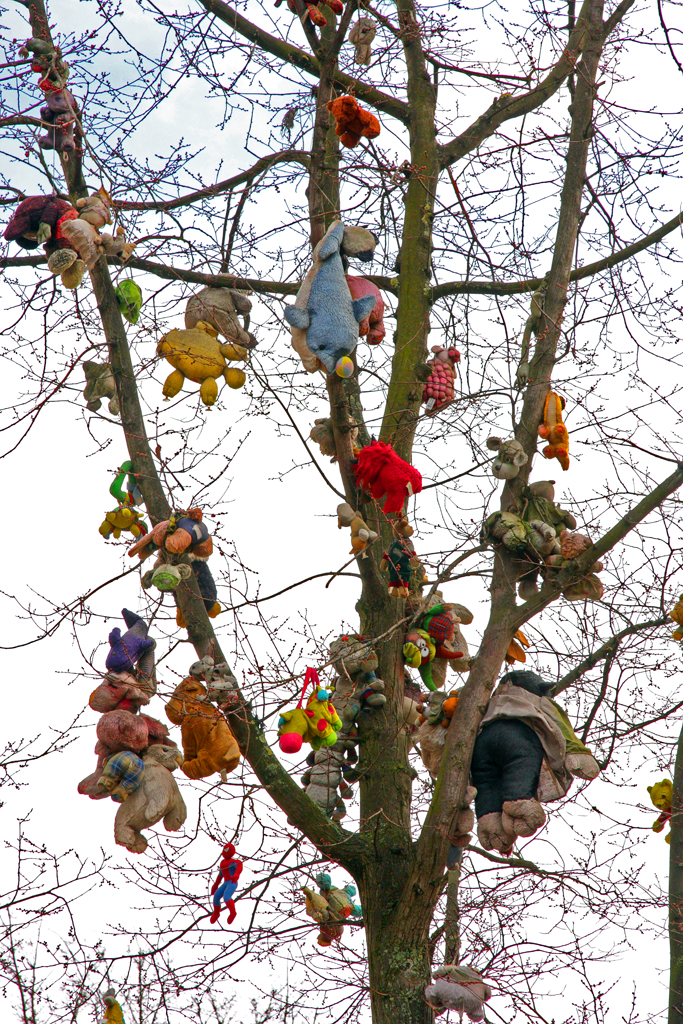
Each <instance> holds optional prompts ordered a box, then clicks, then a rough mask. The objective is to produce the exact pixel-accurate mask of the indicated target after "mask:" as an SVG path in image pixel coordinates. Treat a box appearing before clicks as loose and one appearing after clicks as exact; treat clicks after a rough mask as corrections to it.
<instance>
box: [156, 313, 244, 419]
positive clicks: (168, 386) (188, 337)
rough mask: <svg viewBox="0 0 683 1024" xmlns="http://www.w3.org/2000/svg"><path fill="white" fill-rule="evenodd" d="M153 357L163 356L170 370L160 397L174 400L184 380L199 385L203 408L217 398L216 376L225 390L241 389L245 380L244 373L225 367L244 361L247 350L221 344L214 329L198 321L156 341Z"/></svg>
mask: <svg viewBox="0 0 683 1024" xmlns="http://www.w3.org/2000/svg"><path fill="white" fill-rule="evenodd" d="M157 355H159V356H163V357H164V359H166V361H167V362H168V363H170V364H171V366H173V367H174V370H173V373H171V374H170V375H169V376H168V377H167V378H166V382H165V384H164V391H163V394H164V398H165V399H167V400H168V399H169V398H175V396H176V395H177V394H179V392H180V391H182V387H183V382H184V381H185V380H186V379H187V380H191V381H193V382H194V383H195V384H200V385H201V387H200V389H199V397H200V398H201V400H202V402H203V403H204V405H205V406H206V407H207V409H210V408H211V406H212V405H214V403H215V401H216V399H217V398H218V384H217V383H216V380H217V378H218V377H223V379H224V380H225V383H226V384H227V385H228V387H230V388H233V389H236V388H241V387H243V385H244V383H245V381H246V379H247V377H246V374H245V373H244V370H239V369H237V368H235V367H232V366H228V365H227V362H228V361H230V360H233V361H234V360H245V359H246V358H247V349H246V348H245V347H244V346H242V345H233V344H227V345H224V344H222V343H221V342H219V340H218V332H217V330H216V328H215V327H213V326H212V325H211V324H210V323H208V322H207V321H205V320H199V321H198V322H197V324H196V326H195V327H193V328H191V329H190V330H187V329H186V330H184V331H180V330H172V331H169V332H168V334H165V335H164V336H163V338H161V339H160V341H159V344H158V345H157Z"/></svg>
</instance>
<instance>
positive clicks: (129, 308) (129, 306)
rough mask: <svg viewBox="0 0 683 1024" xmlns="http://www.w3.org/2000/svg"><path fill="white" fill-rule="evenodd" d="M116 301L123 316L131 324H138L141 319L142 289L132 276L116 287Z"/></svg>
mask: <svg viewBox="0 0 683 1024" xmlns="http://www.w3.org/2000/svg"><path fill="white" fill-rule="evenodd" d="M115 294H116V301H117V302H118V304H119V309H120V310H121V316H122V317H124V318H125V319H126V320H127V321H128V323H129V324H136V323H137V322H138V320H139V319H140V310H141V309H142V291H141V289H140V285H139V284H136V282H135V281H132V280H131V279H130V278H127V279H126V280H125V281H122V282H121V284H119V285H117V286H116V288H115Z"/></svg>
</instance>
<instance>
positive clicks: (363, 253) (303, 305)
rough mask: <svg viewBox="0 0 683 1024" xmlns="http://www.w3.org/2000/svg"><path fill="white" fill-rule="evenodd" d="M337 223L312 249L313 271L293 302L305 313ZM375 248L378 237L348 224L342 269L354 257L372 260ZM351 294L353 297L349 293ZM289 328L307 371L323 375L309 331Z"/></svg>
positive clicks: (342, 253)
mask: <svg viewBox="0 0 683 1024" xmlns="http://www.w3.org/2000/svg"><path fill="white" fill-rule="evenodd" d="M338 223H339V222H338V221H334V222H333V223H332V224H330V226H329V228H328V229H327V231H326V232H325V234H324V235H323V237H322V238H321V239H320V241H319V242H318V244H317V245H316V247H315V249H314V250H313V262H312V264H311V268H310V270H309V271H308V273H307V274H306V276H305V278H304V279H303V281H302V282H301V287H300V288H299V291H298V292H297V295H296V299H295V300H294V306H295V308H296V309H301V310H304V311H307V310H308V302H309V299H310V295H311V288H312V286H313V282H314V280H315V278H316V276H317V274H318V271H319V270H320V268H321V266H322V265H323V261H322V259H321V257H320V253H321V251H322V250H323V249H325V251H327V243H328V238H329V236H330V235H331V234H332V233H333V232H334V231H335V230H336V227H337V224H338ZM376 245H377V238H376V237H375V235H373V233H372V231H368V229H367V228H361V227H355V226H350V225H348V224H346V225H345V226H344V234H343V237H342V241H341V246H340V253H341V259H342V267H343V268H344V271H345V272H346V268H347V267H348V262H349V259H351V258H353V259H357V260H360V261H361V262H362V263H367V262H368V261H370V260H372V257H373V254H374V250H375V246H376ZM349 294H351V293H350V291H349ZM352 298H356V296H352ZM368 315H369V314H368ZM364 319H365V318H361V322H364ZM290 326H291V332H292V348H293V349H294V350H295V351H296V353H297V354H298V356H299V358H300V359H301V362H302V364H303V366H304V369H305V370H306V372H307V373H317V371H318V370H322V371H323V372H324V371H325V365H324V363H323V362H322V361H321V359H320V358H319V357H318V356H317V355H316V354H315V353H314V352H312V351H311V350H310V348H309V347H308V345H307V343H306V329H305V328H299V327H294V326H292V325H291V324H290Z"/></svg>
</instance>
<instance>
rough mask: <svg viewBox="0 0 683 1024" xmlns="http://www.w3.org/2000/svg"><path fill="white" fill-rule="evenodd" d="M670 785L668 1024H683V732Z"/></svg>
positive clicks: (682, 732)
mask: <svg viewBox="0 0 683 1024" xmlns="http://www.w3.org/2000/svg"><path fill="white" fill-rule="evenodd" d="M673 783H674V787H673V788H674V791H673V799H672V802H671V850H670V855H669V865H670V867H669V956H670V964H671V974H670V980H669V1024H683V730H682V731H681V735H680V737H679V740H678V750H677V753H676V768H675V771H674V778H673Z"/></svg>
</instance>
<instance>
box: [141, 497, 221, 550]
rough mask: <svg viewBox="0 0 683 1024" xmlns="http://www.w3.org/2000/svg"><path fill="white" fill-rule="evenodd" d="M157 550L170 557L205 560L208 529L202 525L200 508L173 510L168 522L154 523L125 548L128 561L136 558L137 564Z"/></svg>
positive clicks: (208, 537)
mask: <svg viewBox="0 0 683 1024" xmlns="http://www.w3.org/2000/svg"><path fill="white" fill-rule="evenodd" d="M159 548H161V549H162V550H163V551H165V552H167V553H168V554H170V555H183V554H188V555H190V556H192V559H197V558H198V559H202V560H203V559H206V558H209V556H210V555H211V553H212V551H213V541H212V539H211V534H210V533H209V530H208V527H207V526H206V524H205V523H204V522H202V512H201V509H198V508H191V509H188V511H185V509H178V510H176V511H175V512H174V513H173V515H172V516H171V518H170V519H165V520H164V521H163V522H162V523H157V525H156V526H155V527H154V529H153V530H152V531H151V532H150V533H148V534H146V535H145V536H144V537H141V538H140V540H139V541H138V542H137V543H136V544H133V546H132V548H129V550H128V554H129V556H130V557H131V558H133V556H134V555H138V556H139V558H140V560H141V561H144V559H145V558H148V557H149V556H150V555H151V554H153V553H154V552H155V551H157V550H158V549H159Z"/></svg>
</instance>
